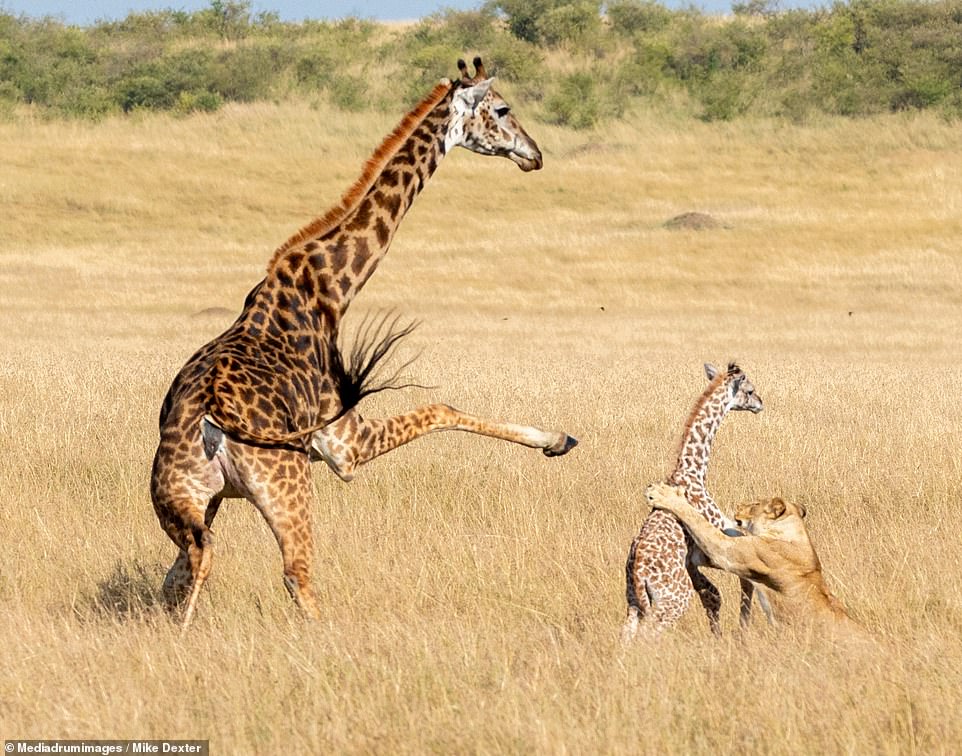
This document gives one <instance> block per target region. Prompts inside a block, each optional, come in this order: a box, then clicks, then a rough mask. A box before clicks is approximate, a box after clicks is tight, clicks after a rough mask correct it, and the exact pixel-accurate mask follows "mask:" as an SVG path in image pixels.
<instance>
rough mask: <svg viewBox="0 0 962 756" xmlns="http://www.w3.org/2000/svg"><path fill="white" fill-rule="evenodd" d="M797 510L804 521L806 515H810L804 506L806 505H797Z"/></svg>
mask: <svg viewBox="0 0 962 756" xmlns="http://www.w3.org/2000/svg"><path fill="white" fill-rule="evenodd" d="M795 508H796V509H797V510H798V516H799V517H801V518H802V519H803V520H804V519H805V515H807V514H808V511H807V510H806V509H805V505H804V504H796V505H795Z"/></svg>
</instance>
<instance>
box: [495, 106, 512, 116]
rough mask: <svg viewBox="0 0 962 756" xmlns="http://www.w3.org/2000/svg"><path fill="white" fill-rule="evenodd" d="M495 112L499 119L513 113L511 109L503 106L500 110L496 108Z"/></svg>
mask: <svg viewBox="0 0 962 756" xmlns="http://www.w3.org/2000/svg"><path fill="white" fill-rule="evenodd" d="M494 112H495V114H496V115H497V116H498V118H504V117H505V116H506V115H507V114H508V113H510V112H511V108H509V107H508V106H507V105H502V106H501V107H500V108H495V109H494Z"/></svg>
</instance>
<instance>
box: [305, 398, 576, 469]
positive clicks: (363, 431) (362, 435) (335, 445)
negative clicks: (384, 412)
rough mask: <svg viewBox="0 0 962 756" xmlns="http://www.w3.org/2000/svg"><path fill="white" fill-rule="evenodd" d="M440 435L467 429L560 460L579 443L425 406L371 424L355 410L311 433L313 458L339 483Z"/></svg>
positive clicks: (566, 437)
mask: <svg viewBox="0 0 962 756" xmlns="http://www.w3.org/2000/svg"><path fill="white" fill-rule="evenodd" d="M439 431H465V432H467V433H475V434H478V435H481V436H488V437H490V438H497V439H500V440H502V441H510V442H512V443H515V444H520V445H522V446H528V447H531V448H535V449H541V451H542V452H543V453H544V455H545V456H547V457H560V456H561V455H562V454H567V453H568V452H569V451H570V450H571V449H573V448H574V447H575V446H577V445H578V439H576V438H574V437H573V436H569V435H568V434H567V433H561V432H558V431H544V430H541V429H540V428H534V427H532V426H527V425H518V424H516V423H504V422H497V421H492V420H486V419H484V418H480V417H477V416H475V415H469V414H468V413H466V412H461V411H460V410H456V409H454V408H453V407H449V406H448V405H446V404H429V405H425V406H424V407H419V408H417V409H415V410H412V411H410V412H406V413H404V414H402V415H396V416H394V417H389V418H384V419H374V420H365V419H364V418H362V417H361V416H360V414H359V413H358V412H357V410H356V409H351V410H349V411H348V412H346V413H345V414H344V415H343V416H342V417H341V418H339V419H338V420H336V421H334V422H333V423H331V424H330V425H327V426H326V427H324V428H322V429H321V430H319V431H317V432H315V433H314V434H313V436H312V439H311V448H312V456H313V457H314V458H315V459H318V458H319V459H323V460H324V461H325V462H326V463H327V464H328V466H329V467H330V468H331V469H332V470H333V471H334V472H335V473H337V475H338V476H339V477H340V478H341V479H342V480H345V481H350V480H353V478H354V473H355V470H356V469H357V468H358V467H360V466H361V465H363V464H365V463H367V462H370V461H371V460H372V459H374V458H375V457H379V456H380V455H382V454H386V453H387V452H389V451H392V450H394V449H396V448H398V447H399V446H403V445H404V444H407V443H410V442H411V441H414V440H415V439H417V438H420V437H421V436H424V435H427V434H428V433H436V432H439Z"/></svg>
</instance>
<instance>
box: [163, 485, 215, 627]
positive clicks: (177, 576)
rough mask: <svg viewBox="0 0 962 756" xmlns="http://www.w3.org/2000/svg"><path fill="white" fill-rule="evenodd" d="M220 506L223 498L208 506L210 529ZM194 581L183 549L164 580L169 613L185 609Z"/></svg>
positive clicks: (205, 522)
mask: <svg viewBox="0 0 962 756" xmlns="http://www.w3.org/2000/svg"><path fill="white" fill-rule="evenodd" d="M220 504H221V498H220V497H214V498H213V499H211V502H210V504H208V505H207V511H206V512H205V513H204V524H205V525H206V526H207V527H208V528H209V527H210V526H211V524H212V523H213V522H214V517H216V516H217V510H218V509H220ZM193 579H194V577H193V572H192V570H191V566H190V559H189V558H188V556H187V550H186V549H183V548H182V549H181V550H180V553H178V554H177V558H176V559H175V560H174V563H173V564H172V565H171V566H170V569H169V570H168V571H167V576H166V577H165V578H164V584H163V588H162V594H163V597H164V605H165V606H166V607H167V610H168V611H169V612H175V611H177V610H179V609H180V608H181V607H183V605H184V602H185V601H187V597H188V596H189V595H190V589H191V586H192V584H193Z"/></svg>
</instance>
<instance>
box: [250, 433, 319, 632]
mask: <svg viewBox="0 0 962 756" xmlns="http://www.w3.org/2000/svg"><path fill="white" fill-rule="evenodd" d="M256 457H257V458H258V460H259V466H260V467H262V468H263V469H268V470H271V471H272V473H271V475H270V476H269V477H268V478H266V479H265V480H263V481H262V484H261V485H260V487H259V490H258V492H257V493H256V494H255V495H254V496H252V497H251V502H252V503H253V504H254V506H255V507H256V508H257V510H258V511H259V512H260V513H261V515H263V517H264V519H265V520H266V521H267V525H268V527H270V529H271V532H272V533H273V534H274V537H275V538H276V539H277V545H278V547H279V548H280V550H281V558H282V560H283V564H284V587H285V588H286V589H287V591H288V593H290V595H291V598H293V599H294V603H295V604H297V607H298V608H299V609H300V610H301V611H302V612H303V613H304V614H305V615H307V617H309V618H310V619H319V618H320V616H321V612H320V608H319V607H318V601H317V596H316V594H315V592H314V587H313V584H312V582H311V564H312V561H313V557H314V531H313V526H312V517H311V510H312V508H313V504H314V486H313V483H312V481H311V475H310V460H309V459H308V457H307V455H305V454H303V453H300V452H292V451H287V450H280V449H274V450H259V451H258V452H256ZM282 469H283V470H285V471H286V472H285V474H284V475H280V474H278V473H277V472H276V471H278V470H282Z"/></svg>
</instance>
